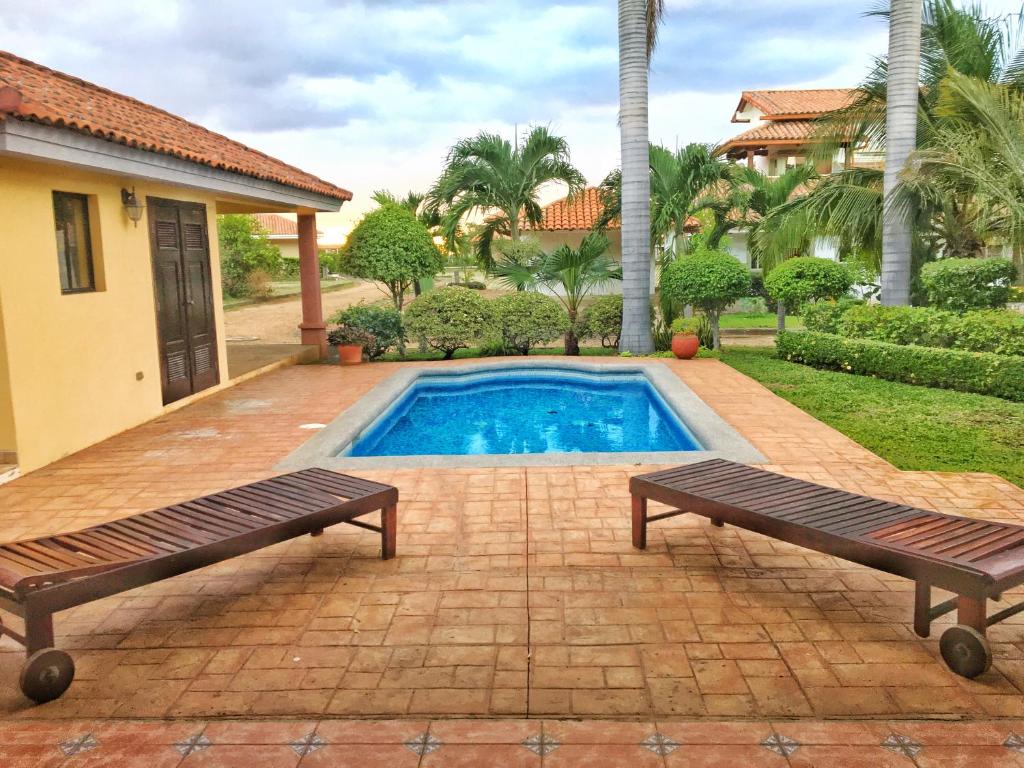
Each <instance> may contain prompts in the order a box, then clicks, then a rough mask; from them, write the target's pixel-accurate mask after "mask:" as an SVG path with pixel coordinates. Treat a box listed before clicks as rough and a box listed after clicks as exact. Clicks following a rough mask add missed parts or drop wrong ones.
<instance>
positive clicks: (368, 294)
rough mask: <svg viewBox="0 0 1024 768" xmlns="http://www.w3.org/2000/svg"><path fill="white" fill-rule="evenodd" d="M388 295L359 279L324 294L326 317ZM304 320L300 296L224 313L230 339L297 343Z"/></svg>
mask: <svg viewBox="0 0 1024 768" xmlns="http://www.w3.org/2000/svg"><path fill="white" fill-rule="evenodd" d="M383 298H386V295H385V294H384V293H383V292H381V290H380V289H379V288H378V287H377V286H376V285H375V284H373V283H366V282H357V283H356V284H355V285H353V286H352V287H350V288H343V289H342V290H340V291H330V292H329V293H325V294H324V295H323V302H324V317H325V318H329V317H330V316H331V315H332V314H334V313H335V312H337V311H338V310H339V309H344V308H345V307H350V306H352V305H353V304H358V303H359V302H361V301H363V302H366V303H367V304H371V303H373V302H375V301H379V300H380V299H383ZM301 321H302V302H301V299H300V297H299V296H295V297H293V298H290V299H285V300H282V301H271V302H267V303H265V304H250V305H249V306H245V307H240V308H238V309H230V310H228V311H227V312H225V313H224V329H225V333H226V334H227V337H228V340H231V339H233V338H245V339H252V337H253V336H255V337H257V339H252V340H253V341H256V340H258V341H259V342H260V343H264V344H298V343H299V341H300V339H299V323H300V322H301Z"/></svg>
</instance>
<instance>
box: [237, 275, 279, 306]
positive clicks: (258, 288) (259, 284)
mask: <svg viewBox="0 0 1024 768" xmlns="http://www.w3.org/2000/svg"><path fill="white" fill-rule="evenodd" d="M272 280H273V277H272V276H271V274H270V273H269V272H267V270H265V269H254V270H253V271H252V272H250V273H249V274H247V275H246V276H245V293H244V294H243V295H244V296H249V297H250V298H254V299H269V298H270V297H271V296H273V295H274V285H273V283H272V282H271V281H272Z"/></svg>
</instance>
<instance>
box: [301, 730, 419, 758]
mask: <svg viewBox="0 0 1024 768" xmlns="http://www.w3.org/2000/svg"><path fill="white" fill-rule="evenodd" d="M288 746H289V747H291V748H292V751H293V752H294V753H295V754H296V755H298V756H299V757H305V756H306V755H308V754H311V753H313V752H316V751H317V750H318V749H321V748H323V747H325V746H327V742H326V741H324V740H323V739H321V738H320V737H319V736H317V735H316V734H315V733H314V732H313V731H310V732H309V733H307V734H306V735H305V736H303V737H302V738H301V739H296V740H295V741H289V742H288ZM421 754H422V753H421Z"/></svg>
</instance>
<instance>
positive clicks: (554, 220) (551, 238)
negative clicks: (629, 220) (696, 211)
mask: <svg viewBox="0 0 1024 768" xmlns="http://www.w3.org/2000/svg"><path fill="white" fill-rule="evenodd" d="M603 212H604V205H603V203H602V202H601V190H599V189H598V188H597V187H587V188H586V189H584V190H583V191H582V192H580V193H579V194H578V195H576V196H575V197H574V198H573V199H572V200H570V199H569V198H568V197H563V198H562V199H561V200H556V201H555V202H553V203H549V204H548V205H546V206H544V208H543V218H542V219H541V222H540V224H539V225H537V226H532V225H529V226H528V227H527V231H528V232H529V235H530V236H531V237H533V238H535V239H536V240H537V241H538V243H539V244H540V247H541V248H542V249H543V250H544V251H545V252H550V251H553V250H554V249H555V248H557V247H558V246H560V245H563V244H566V245H569V246H571V247H573V248H576V247H578V246H579V244H580V243H581V242H582V241H583V238H584V237H586V236H587V235H588V234H589V233H590V232H592V231H593V230H594V227H596V226H597V222H598V221H599V220H600V219H601V215H602V213H603ZM698 229H700V223H699V222H698V221H697V220H696V219H690V220H689V221H688V222H687V231H688V232H696V231H697V230H698ZM604 235H605V237H607V238H608V241H609V246H608V254H609V255H610V256H611V257H612V258H613V259H615V260H616V261H621V260H622V229H621V226H620V224H619V221H618V219H613V220H612V221H611V222H610V223H609V224H608V226H607V227H606V229H605V231H604ZM651 278H652V279H651V291H652V292H653V291H654V288H655V286H656V284H657V279H656V278H657V276H656V274H655V273H654V265H653V263H652V265H651ZM605 290H606V292H608V293H619V292H621V290H622V288H621V286H620V285H619V284H615V285H612V286H609V287H608V288H606V289H605Z"/></svg>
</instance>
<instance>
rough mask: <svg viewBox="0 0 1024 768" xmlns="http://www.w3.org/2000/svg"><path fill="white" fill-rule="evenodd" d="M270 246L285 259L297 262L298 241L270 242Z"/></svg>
mask: <svg viewBox="0 0 1024 768" xmlns="http://www.w3.org/2000/svg"><path fill="white" fill-rule="evenodd" d="M270 244H271V245H273V246H274V247H276V248H277V250H279V251H280V252H281V257H282V258H285V259H292V260H294V261H298V260H299V241H298V240H297V239H296V240H271V241H270Z"/></svg>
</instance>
